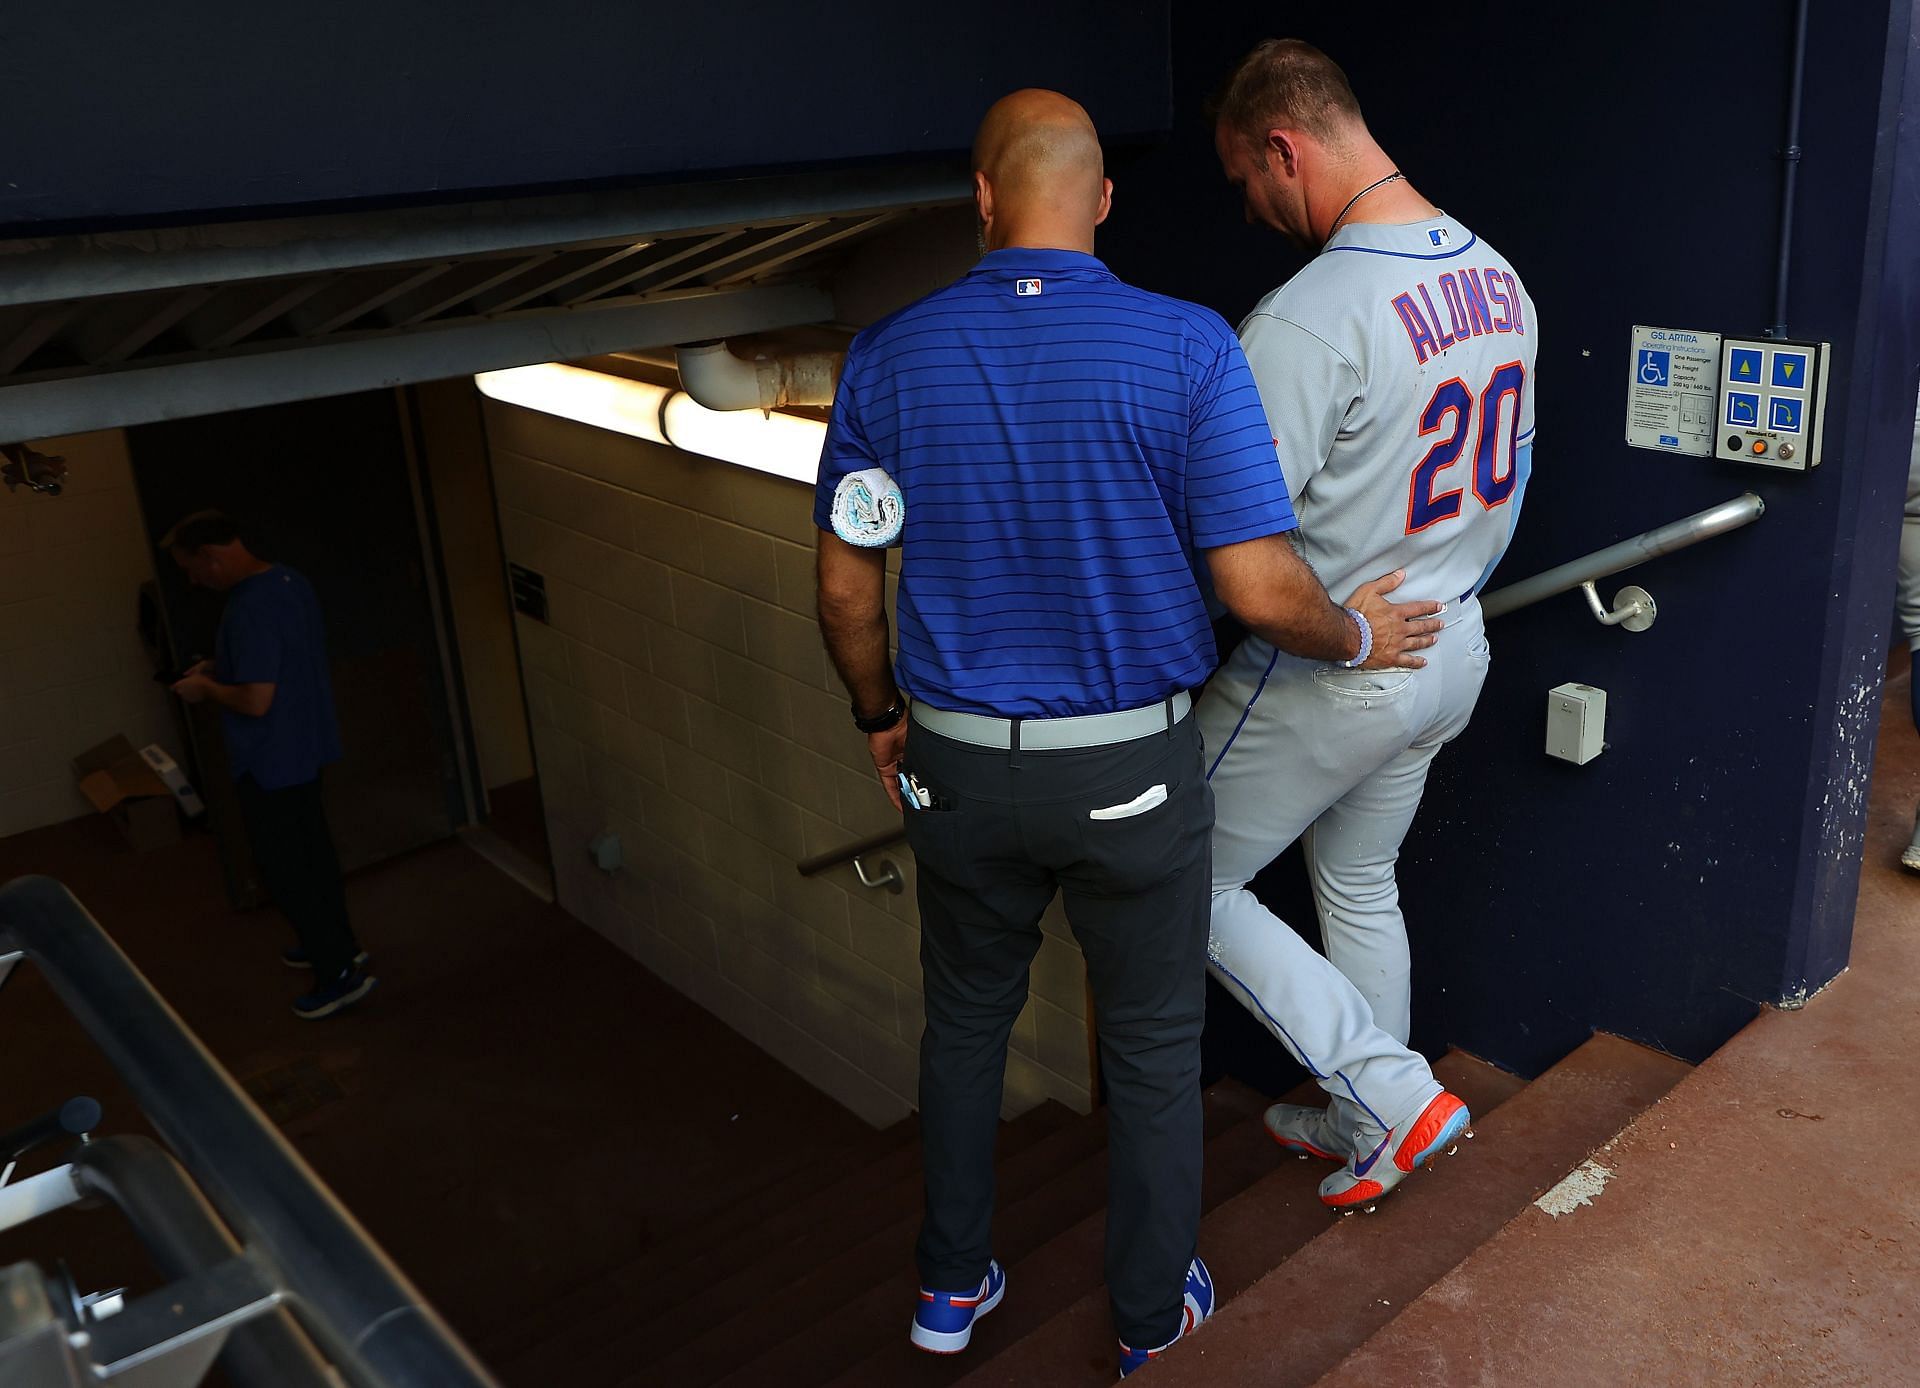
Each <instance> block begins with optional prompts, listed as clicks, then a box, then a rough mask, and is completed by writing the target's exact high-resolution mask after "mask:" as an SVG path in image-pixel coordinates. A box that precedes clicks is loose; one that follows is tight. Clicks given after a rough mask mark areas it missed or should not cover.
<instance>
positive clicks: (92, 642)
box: [0, 429, 181, 835]
mask: <svg viewBox="0 0 1920 1388" xmlns="http://www.w3.org/2000/svg"><path fill="white" fill-rule="evenodd" d="M34 446H35V447H36V448H38V449H39V450H40V451H41V452H43V453H56V454H61V455H63V456H65V458H66V459H67V464H68V467H69V469H70V473H69V476H68V479H67V485H66V489H65V492H64V494H62V495H60V496H57V497H52V496H44V495H40V494H37V493H33V492H29V491H27V490H26V489H25V488H24V487H23V488H21V489H19V490H17V491H12V492H9V491H7V490H6V489H5V488H0V835H6V834H17V833H19V832H21V831H22V830H25V829H33V828H38V827H39V826H41V825H44V824H56V823H59V822H60V821H61V820H65V819H72V818H73V817H74V816H76V815H83V814H91V813H93V809H92V807H91V806H90V805H89V804H88V803H87V802H86V800H85V799H84V798H83V797H82V796H81V794H80V792H79V791H78V790H76V789H75V788H74V777H73V772H72V770H71V769H70V767H69V765H68V763H69V762H70V761H71V759H72V758H73V756H74V754H75V753H76V752H81V751H84V750H86V749H87V748H89V747H91V746H93V745H94V744H95V743H96V742H99V741H101V740H102V739H104V738H107V737H111V736H112V735H113V734H114V733H125V734H126V736H127V738H128V740H129V741H131V742H132V743H133V745H134V746H136V747H139V746H143V745H144V744H146V743H149V742H159V743H161V744H162V745H166V746H169V747H171V750H172V751H173V754H174V755H175V756H176V757H177V756H179V755H180V754H181V749H180V748H179V747H177V746H173V745H172V744H173V743H175V742H176V741H177V739H176V737H175V735H174V724H173V719H172V716H171V714H170V713H169V711H168V708H167V703H166V693H165V691H164V690H163V689H161V687H160V686H159V685H158V684H156V683H154V681H153V679H152V677H151V672H150V671H149V669H148V667H147V664H146V657H145V655H144V653H143V652H142V651H141V648H140V638H139V635H138V629H137V626H136V617H137V614H138V611H139V589H140V584H141V582H142V581H143V580H145V579H148V578H151V577H152V576H153V555H152V552H151V550H150V548H149V546H148V544H147V537H146V531H145V530H144V529H143V527H142V526H141V523H140V511H139V506H138V504H137V502H136V501H135V499H134V490H133V473H132V469H131V466H130V465H129V463H128V461H127V444H126V436H125V435H124V434H123V433H121V432H120V431H119V430H117V429H116V430H111V431H107V432H102V433H97V434H81V435H76V436H74V437H71V438H59V439H47V440H44V441H41V442H39V443H36V444H35V445H34Z"/></svg>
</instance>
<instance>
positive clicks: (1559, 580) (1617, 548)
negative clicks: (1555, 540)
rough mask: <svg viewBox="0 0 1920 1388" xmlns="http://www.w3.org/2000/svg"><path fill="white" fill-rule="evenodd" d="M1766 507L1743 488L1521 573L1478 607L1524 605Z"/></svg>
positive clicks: (1708, 535)
mask: <svg viewBox="0 0 1920 1388" xmlns="http://www.w3.org/2000/svg"><path fill="white" fill-rule="evenodd" d="M1766 511H1767V503H1766V502H1764V501H1762V500H1761V499H1760V498H1759V497H1758V496H1756V495H1754V493H1752V492H1747V493H1745V494H1744V495H1741V496H1737V497H1735V498H1734V499H1733V500H1731V501H1723V502H1721V503H1720V504H1719V505H1718V506H1710V507H1708V508H1707V509H1706V510H1704V511H1699V512H1696V513H1694V514H1693V515H1691V516H1687V517H1685V518H1683V519H1681V520H1677V521H1671V522H1669V523H1668V524H1666V525H1663V526H1661V527H1659V528H1658V529H1656V530H1649V531H1647V532H1646V533H1645V534H1643V535H1635V536H1634V537H1633V538H1632V539H1630V540H1622V541H1620V543H1619V544H1617V545H1608V546H1607V547H1606V548H1605V549H1597V550H1595V551H1594V552H1593V553H1592V554H1587V555H1582V556H1581V557H1580V558H1578V559H1574V560H1571V561H1569V562H1567V563H1565V564H1562V565H1560V567H1559V568H1557V569H1548V570H1547V571H1546V572H1545V573H1540V574H1535V575H1534V576H1533V577H1532V578H1523V579H1521V580H1520V581H1519V582H1518V583H1510V584H1508V585H1507V586H1506V587H1504V588H1497V589H1495V590H1494V591H1493V592H1491V593H1487V594H1484V595H1483V596H1482V597H1481V599H1480V611H1481V613H1482V615H1483V616H1485V617H1489V618H1492V617H1499V616H1502V615H1504V614H1505V613H1508V612H1513V611H1517V610H1518V609H1520V608H1522V607H1530V606H1532V605H1533V604H1534V603H1536V602H1541V601H1543V600H1545V599H1547V598H1550V597H1553V596H1555V595H1556V594H1560V593H1565V592H1569V591H1570V590H1572V589H1575V588H1578V587H1579V586H1580V585H1581V584H1583V583H1592V582H1595V581H1596V580H1598V579H1602V578H1605V577H1607V575H1609V574H1617V573H1619V572H1620V571H1621V570H1623V569H1631V568H1632V567H1633V566H1634V565H1636V564H1644V563H1646V562H1647V561H1648V560H1649V559H1658V558H1659V557H1660V556H1661V555H1663V554H1672V553H1673V552H1674V551H1675V550H1677V549H1686V548H1687V547H1688V546H1689V545H1697V544H1699V543H1700V542H1701V541H1702V540H1711V539H1712V538H1713V537H1714V536H1716V535H1725V534H1726V533H1728V532H1729V531H1732V530H1738V529H1740V527H1741V526H1744V525H1752V524H1753V523H1754V522H1755V521H1757V520H1759V519H1760V517H1761V516H1763V515H1765V514H1766Z"/></svg>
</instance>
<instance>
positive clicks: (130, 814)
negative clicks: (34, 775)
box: [73, 734, 198, 853]
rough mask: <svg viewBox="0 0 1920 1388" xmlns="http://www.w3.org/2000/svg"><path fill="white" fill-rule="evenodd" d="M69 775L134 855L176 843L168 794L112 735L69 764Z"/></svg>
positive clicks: (176, 819) (122, 741) (173, 812)
mask: <svg viewBox="0 0 1920 1388" xmlns="http://www.w3.org/2000/svg"><path fill="white" fill-rule="evenodd" d="M73 774H74V775H75V776H77V777H78V778H79V780H80V793H81V794H82V795H84V796H86V797H87V801H88V803H89V804H91V805H92V806H93V807H94V808H95V809H96V810H98V811H100V813H101V814H103V815H106V816H107V817H108V818H109V819H111V820H112V821H113V822H114V823H115V824H117V825H118V826H119V827H120V832H121V833H122V834H124V835H125V836H126V840H127V843H128V844H129V845H130V846H131V847H132V848H133V849H134V851H135V852H140V853H143V852H145V851H146V850H148V849H150V848H164V847H165V846H166V845H167V844H170V843H178V842H179V841H180V812H179V811H178V810H176V809H175V808H174V793H173V791H172V790H170V789H169V788H168V786H167V783H166V782H165V781H163V780H161V779H160V773H159V772H157V771H155V770H154V769H153V768H152V767H151V766H149V765H148V764H147V762H146V760H145V759H144V758H143V757H142V756H141V755H140V754H139V753H138V752H136V751H134V750H133V744H132V743H130V742H128V741H127V740H126V738H124V737H121V736H119V735H117V734H116V735H115V736H113V737H110V738H108V739H107V740H106V741H105V742H102V743H101V744H99V745H98V746H97V747H89V748H88V749H87V750H86V751H84V752H82V753H81V754H80V755H79V756H77V757H75V758H74V759H73ZM182 783H183V784H184V781H183V782H182ZM195 798H196V799H197V798H198V797H195Z"/></svg>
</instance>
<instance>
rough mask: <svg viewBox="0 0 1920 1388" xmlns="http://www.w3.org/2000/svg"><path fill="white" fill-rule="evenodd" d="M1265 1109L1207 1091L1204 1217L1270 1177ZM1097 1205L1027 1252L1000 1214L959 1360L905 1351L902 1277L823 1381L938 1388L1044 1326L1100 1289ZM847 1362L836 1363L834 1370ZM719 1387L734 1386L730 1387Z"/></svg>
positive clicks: (1233, 1091) (1262, 1100)
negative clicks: (867, 1337)
mask: <svg viewBox="0 0 1920 1388" xmlns="http://www.w3.org/2000/svg"><path fill="white" fill-rule="evenodd" d="M1314 1092H1318V1086H1316V1085H1311V1084H1309V1085H1305V1086H1302V1087H1301V1089H1299V1090H1297V1091H1295V1092H1294V1093H1292V1094H1289V1095H1288V1096H1287V1099H1288V1102H1290V1103H1292V1102H1308V1101H1310V1099H1311V1096H1312V1093H1314ZM1267 1102H1268V1101H1267V1098H1266V1096H1264V1095H1260V1094H1256V1093H1255V1092H1254V1091H1252V1090H1250V1089H1247V1088H1245V1087H1244V1086H1242V1085H1239V1084H1236V1083H1235V1082H1234V1081H1232V1080H1224V1081H1222V1082H1221V1083H1220V1084H1218V1085H1216V1086H1215V1087H1214V1088H1213V1089H1210V1090H1209V1091H1208V1092H1207V1103H1208V1111H1209V1112H1208V1118H1209V1127H1210V1128H1212V1129H1214V1131H1213V1132H1212V1134H1211V1136H1210V1137H1209V1139H1208V1142H1207V1148H1206V1159H1205V1163H1204V1165H1203V1167H1202V1183H1201V1208H1202V1210H1203V1211H1205V1210H1212V1209H1214V1208H1216V1207H1217V1206H1219V1205H1222V1204H1224V1203H1226V1202H1227V1201H1228V1200H1230V1199H1232V1198H1233V1197H1234V1196H1236V1195H1238V1194H1239V1193H1240V1192H1241V1191H1243V1190H1245V1189H1246V1188H1247V1187H1248V1186H1250V1185H1252V1184H1253V1183H1254V1182H1256V1181H1259V1180H1262V1179H1264V1178H1266V1177H1267V1176H1270V1175H1271V1174H1272V1173H1273V1166H1274V1158H1275V1151H1274V1146H1273V1140H1272V1139H1271V1138H1270V1137H1268V1136H1267V1131H1266V1129H1265V1128H1264V1127H1262V1126H1261V1124H1260V1114H1261V1113H1262V1111H1264V1110H1265V1108H1266V1106H1267ZM1229 1104H1231V1105H1233V1106H1234V1107H1236V1108H1237V1110H1238V1113H1237V1115H1236V1117H1237V1121H1235V1122H1233V1123H1231V1124H1230V1125H1228V1124H1223V1123H1221V1122H1220V1121H1219V1116H1220V1115H1221V1114H1223V1113H1224V1112H1225V1111H1226V1110H1227V1108H1228V1105H1229ZM1102 1174H1103V1176H1104V1169H1103V1172H1102ZM1104 1206H1105V1188H1104V1185H1103V1186H1102V1188H1101V1191H1100V1199H1099V1208H1095V1209H1093V1210H1091V1211H1090V1212H1089V1213H1087V1214H1086V1215H1084V1216H1083V1217H1082V1218H1081V1219H1080V1220H1079V1221H1078V1222H1077V1223H1075V1224H1074V1225H1073V1226H1072V1227H1071V1228H1068V1229H1066V1230H1064V1232H1062V1233H1060V1234H1059V1235H1057V1236H1056V1237H1054V1238H1051V1239H1048V1240H1047V1241H1046V1242H1045V1243H1043V1244H1041V1245H1039V1246H1038V1247H1037V1248H1033V1249H1032V1251H1031V1252H1027V1251H1024V1245H1026V1244H1028V1243H1030V1242H1031V1241H1030V1240H1028V1239H1022V1238H1021V1237H1020V1235H1021V1233H1022V1228H1021V1221H1022V1217H1023V1216H1022V1212H1021V1211H1019V1210H1017V1209H1015V1210H1006V1211H1003V1212H1002V1214H1001V1215H1000V1217H999V1218H997V1219H996V1220H995V1221H994V1247H995V1248H996V1249H998V1250H1000V1252H1001V1255H1002V1258H1003V1260H1004V1266H1005V1267H1006V1269H1007V1287H1008V1292H1007V1298H1006V1300H1005V1301H1003V1302H1002V1303H1001V1305H1000V1307H999V1309H997V1310H996V1311H995V1312H994V1313H993V1314H992V1315H991V1316H988V1317H987V1318H986V1319H985V1320H983V1321H981V1322H980V1324H979V1326H978V1327H977V1328H976V1329H975V1331H974V1335H973V1343H972V1345H970V1346H969V1347H968V1349H967V1352H966V1353H965V1354H959V1355H953V1356H951V1357H943V1356H939V1355H932V1354H923V1353H920V1352H919V1351H917V1350H915V1349H914V1348H912V1346H911V1345H909V1344H908V1342H907V1334H906V1327H907V1319H908V1317H909V1316H910V1315H911V1314H912V1305H913V1303H912V1300H911V1298H912V1296H913V1292H914V1288H913V1285H912V1278H911V1275H910V1274H909V1276H907V1277H906V1278H904V1279H902V1281H903V1283H904V1286H903V1287H901V1288H898V1289H889V1290H890V1293H892V1294H890V1296H889V1298H888V1300H887V1301H886V1303H885V1304H884V1305H883V1306H881V1307H880V1308H879V1310H878V1313H877V1314H878V1321H877V1330H876V1334H875V1336H874V1337H873V1338H874V1339H875V1343H876V1347H875V1349H874V1350H873V1352H872V1353H871V1354H869V1355H868V1356H867V1357H866V1358H865V1359H863V1360H861V1361H860V1362H858V1363H857V1364H855V1365H854V1366H853V1367H852V1368H850V1369H847V1370H846V1371H845V1372H844V1373H842V1374H840V1375H839V1376H838V1377H834V1378H832V1379H831V1382H832V1384H833V1388H944V1385H947V1384H951V1383H953V1382H955V1381H957V1380H959V1379H961V1378H963V1377H965V1376H966V1375H967V1374H968V1373H969V1372H971V1371H972V1370H973V1369H974V1368H976V1367H977V1366H978V1365H979V1364H981V1363H982V1362H984V1361H985V1360H987V1359H990V1358H992V1357H993V1356H994V1355H996V1354H998V1353H999V1352H1000V1351H1001V1350H1003V1349H1005V1348H1006V1347H1007V1346H1009V1345H1012V1344H1014V1343H1016V1342H1017V1341H1018V1340H1020V1339H1021V1338H1022V1337H1023V1336H1025V1335H1027V1334H1028V1333H1030V1332H1031V1331H1033V1330H1035V1329H1037V1328H1039V1327H1040V1326H1041V1325H1044V1324H1045V1323H1046V1322H1047V1321H1049V1320H1051V1319H1052V1318H1053V1317H1054V1316H1056V1315H1058V1314H1059V1313H1060V1312H1061V1311H1063V1310H1065V1309H1066V1308H1067V1307H1069V1306H1071V1305H1073V1304H1074V1303H1075V1302H1076V1301H1078V1300H1079V1299H1080V1298H1081V1297H1083V1296H1085V1295H1086V1294H1087V1293H1088V1292H1089V1291H1091V1290H1093V1289H1095V1288H1097V1287H1099V1286H1100V1285H1101V1283H1102V1280H1103V1277H1104V1270H1103V1266H1102V1254H1103V1251H1104V1249H1105V1246H1106V1223H1107V1219H1106V1211H1105V1208H1104ZM846 1362H847V1361H846V1360H844V1359H843V1360H842V1361H841V1363H842V1364H843V1365H844V1364H845V1363H846ZM762 1381H766V1380H762ZM812 1381H813V1380H809V1382H812ZM748 1383H749V1380H748V1379H746V1378H745V1377H744V1376H741V1377H740V1379H739V1382H738V1385H737V1388H747V1385H748ZM726 1388H736V1386H735V1385H734V1384H732V1383H729V1384H728V1385H726Z"/></svg>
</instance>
